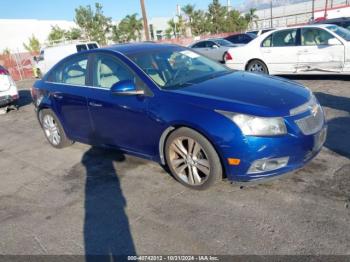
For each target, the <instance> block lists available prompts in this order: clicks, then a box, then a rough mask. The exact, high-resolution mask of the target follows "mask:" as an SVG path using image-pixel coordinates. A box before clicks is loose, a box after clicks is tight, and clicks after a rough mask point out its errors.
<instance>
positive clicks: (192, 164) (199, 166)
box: [165, 127, 222, 190]
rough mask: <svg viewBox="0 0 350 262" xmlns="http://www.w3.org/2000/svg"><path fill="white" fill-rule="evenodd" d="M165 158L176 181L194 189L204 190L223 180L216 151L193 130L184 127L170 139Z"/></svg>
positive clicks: (172, 134)
mask: <svg viewBox="0 0 350 262" xmlns="http://www.w3.org/2000/svg"><path fill="white" fill-rule="evenodd" d="M189 148H191V150H189ZM188 151H192V152H191V153H190V154H188ZM165 158H166V162H167V166H168V168H169V170H170V172H171V174H172V175H173V177H174V178H175V179H176V180H177V181H179V182H180V183H181V184H183V185H184V186H186V187H189V188H191V189H196V190H204V189H207V188H209V187H210V186H212V185H213V184H215V183H217V182H219V181H221V180H222V166H221V162H220V158H219V156H218V154H217V153H216V151H215V149H214V147H213V146H212V144H211V143H210V142H209V141H208V140H207V139H206V138H205V137H204V136H202V135H201V134H199V133H198V132H196V131H194V130H192V129H189V128H186V127H182V128H179V129H177V130H175V131H174V132H172V133H171V134H170V135H169V137H168V139H167V141H166V143H165Z"/></svg>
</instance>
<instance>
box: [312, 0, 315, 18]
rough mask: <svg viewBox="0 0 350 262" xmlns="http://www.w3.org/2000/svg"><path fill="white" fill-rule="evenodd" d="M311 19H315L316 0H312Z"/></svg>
mask: <svg viewBox="0 0 350 262" xmlns="http://www.w3.org/2000/svg"><path fill="white" fill-rule="evenodd" d="M311 20H312V21H313V20H315V0H312V16H311Z"/></svg>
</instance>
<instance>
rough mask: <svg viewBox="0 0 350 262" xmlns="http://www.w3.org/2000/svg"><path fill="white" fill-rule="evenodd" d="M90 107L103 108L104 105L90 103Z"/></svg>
mask: <svg viewBox="0 0 350 262" xmlns="http://www.w3.org/2000/svg"><path fill="white" fill-rule="evenodd" d="M89 106H93V107H102V104H98V103H94V102H89Z"/></svg>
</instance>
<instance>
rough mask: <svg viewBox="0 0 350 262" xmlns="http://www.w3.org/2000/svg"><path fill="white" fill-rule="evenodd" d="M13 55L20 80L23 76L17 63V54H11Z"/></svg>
mask: <svg viewBox="0 0 350 262" xmlns="http://www.w3.org/2000/svg"><path fill="white" fill-rule="evenodd" d="M13 56H14V57H15V61H16V65H17V71H18V73H19V76H20V77H21V80H23V76H22V72H21V69H20V68H19V64H18V58H17V54H16V53H15V54H13Z"/></svg>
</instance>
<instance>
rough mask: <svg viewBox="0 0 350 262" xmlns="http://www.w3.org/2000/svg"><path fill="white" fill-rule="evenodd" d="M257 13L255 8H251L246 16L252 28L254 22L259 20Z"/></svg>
mask: <svg viewBox="0 0 350 262" xmlns="http://www.w3.org/2000/svg"><path fill="white" fill-rule="evenodd" d="M256 11H257V10H256V9H255V8H251V9H249V12H248V13H246V14H245V19H246V20H247V22H248V25H249V26H251V24H252V22H253V21H254V20H257V19H259V17H258V16H257V15H256ZM255 22H256V21H255Z"/></svg>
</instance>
